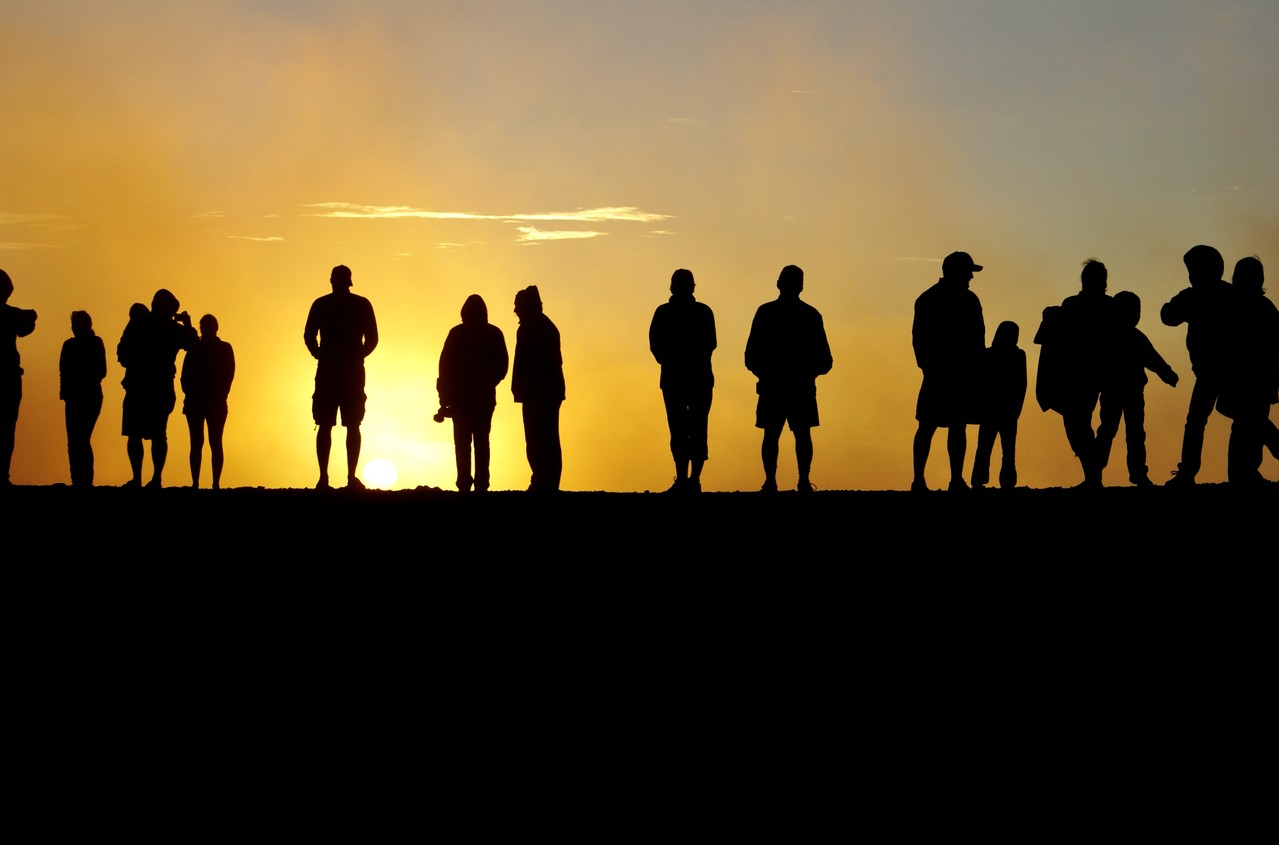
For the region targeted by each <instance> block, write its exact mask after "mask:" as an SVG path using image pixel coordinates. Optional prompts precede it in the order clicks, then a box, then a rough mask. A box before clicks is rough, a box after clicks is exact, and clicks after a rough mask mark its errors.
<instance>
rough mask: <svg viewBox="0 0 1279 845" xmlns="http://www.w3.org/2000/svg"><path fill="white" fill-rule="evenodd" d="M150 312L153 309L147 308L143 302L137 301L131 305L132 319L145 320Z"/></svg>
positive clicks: (130, 314) (130, 313)
mask: <svg viewBox="0 0 1279 845" xmlns="http://www.w3.org/2000/svg"><path fill="white" fill-rule="evenodd" d="M150 313H151V310H150V309H149V308H147V307H146V306H145V305H143V304H142V303H141V302H135V303H133V304H132V305H130V306H129V319H130V320H145V319H146V316H147V315H148V314H150Z"/></svg>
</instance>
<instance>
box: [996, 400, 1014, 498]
mask: <svg viewBox="0 0 1279 845" xmlns="http://www.w3.org/2000/svg"><path fill="white" fill-rule="evenodd" d="M999 446H1000V449H1001V450H1002V452H1003V456H1002V458H1001V461H1002V462H1001V463H1000V465H999V486H1000V487H1001V488H1003V489H1004V490H1012V489H1013V488H1014V487H1016V486H1017V418H1016V417H1013V418H1012V419H1011V420H1008V421H1007V422H1005V423H1004V424H1003V425H1002V426H1001V427H1000V429H999Z"/></svg>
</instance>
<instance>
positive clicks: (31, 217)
mask: <svg viewBox="0 0 1279 845" xmlns="http://www.w3.org/2000/svg"><path fill="white" fill-rule="evenodd" d="M66 219H67V218H65V217H63V216H62V215H61V214H23V213H21V212H17V211H0V226H18V225H33V224H36V225H38V224H48V223H54V222H56V221H59V220H66Z"/></svg>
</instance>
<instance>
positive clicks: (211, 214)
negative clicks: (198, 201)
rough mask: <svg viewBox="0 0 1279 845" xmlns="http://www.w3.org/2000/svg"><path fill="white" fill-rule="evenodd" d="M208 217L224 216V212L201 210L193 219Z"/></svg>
mask: <svg viewBox="0 0 1279 845" xmlns="http://www.w3.org/2000/svg"><path fill="white" fill-rule="evenodd" d="M208 217H226V214H225V213H224V212H221V211H202V212H200V213H199V214H197V215H196V216H195V219H196V220H203V219H205V218H208Z"/></svg>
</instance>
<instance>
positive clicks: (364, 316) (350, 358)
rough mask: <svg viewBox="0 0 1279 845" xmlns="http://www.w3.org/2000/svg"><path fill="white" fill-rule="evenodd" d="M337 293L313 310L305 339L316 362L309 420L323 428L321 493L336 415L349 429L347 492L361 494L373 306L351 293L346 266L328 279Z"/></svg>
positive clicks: (318, 442) (319, 436)
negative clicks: (359, 467)
mask: <svg viewBox="0 0 1279 845" xmlns="http://www.w3.org/2000/svg"><path fill="white" fill-rule="evenodd" d="M329 283H330V284H331V285H332V286H333V292H332V293H330V294H327V295H325V296H322V297H320V298H319V299H317V300H315V302H314V303H312V304H311V312H310V313H309V314H308V315H307V317H306V329H305V331H303V333H302V339H303V340H304V341H305V342H306V348H307V349H308V350H309V351H310V353H311V356H312V357H313V358H315V360H316V361H317V362H319V363H318V364H317V365H316V368H315V393H314V394H313V395H312V396H311V415H312V417H313V418H314V419H315V424H316V425H317V426H318V427H319V428H318V430H317V431H316V434H315V457H316V460H317V461H318V462H319V464H320V480H319V482H317V483H316V485H315V488H316V489H317V490H327V489H329V486H330V485H329V452H330V450H331V449H332V447H333V426H334V425H336V424H337V417H338V411H339V410H341V412H342V425H343V427H344V428H346V486H347V487H348V488H349V489H353V490H363V489H364V485H363V484H361V483H360V480H359V479H358V478H356V477H355V469H356V466H357V465H358V464H359V461H360V423H361V422H363V421H364V400H365V395H364V359H365V358H367V357H368V356H369V354H370V353H371V352H372V351H373V350H374V349H375V348H376V347H377V320H376V319H375V318H374V316H373V305H372V303H370V302H369V301H368V300H367V299H365V298H364V297H362V296H356V295H355V294H353V293H351V285H352V284H353V282H352V281H351V269H350V268H349V267H347V266H345V265H343V264H339V265H338V266H337V267H334V268H333V272H332V273H331V274H330V275H329Z"/></svg>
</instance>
